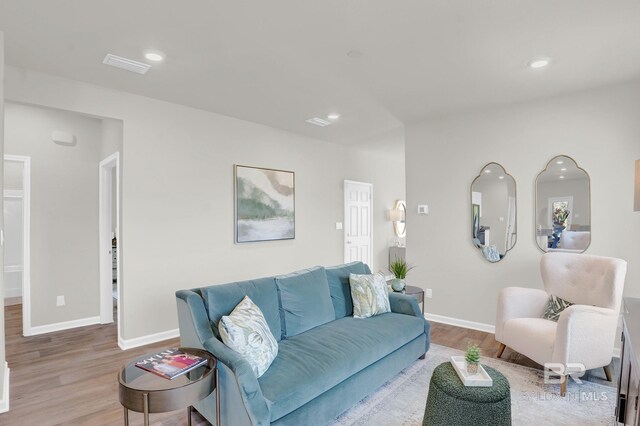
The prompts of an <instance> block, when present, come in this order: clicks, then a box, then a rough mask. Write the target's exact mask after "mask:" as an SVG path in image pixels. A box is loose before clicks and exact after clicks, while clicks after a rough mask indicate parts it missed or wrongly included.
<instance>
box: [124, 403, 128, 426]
mask: <svg viewBox="0 0 640 426" xmlns="http://www.w3.org/2000/svg"><path fill="white" fill-rule="evenodd" d="M124 426H129V410H127V407H124Z"/></svg>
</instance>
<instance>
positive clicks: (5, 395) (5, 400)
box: [0, 362, 9, 413]
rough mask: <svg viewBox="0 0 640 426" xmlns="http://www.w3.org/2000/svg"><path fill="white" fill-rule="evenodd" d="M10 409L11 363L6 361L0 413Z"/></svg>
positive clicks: (0, 395)
mask: <svg viewBox="0 0 640 426" xmlns="http://www.w3.org/2000/svg"><path fill="white" fill-rule="evenodd" d="M7 411H9V364H7V363H6V362H5V363H4V383H3V385H2V389H0V413H6V412H7Z"/></svg>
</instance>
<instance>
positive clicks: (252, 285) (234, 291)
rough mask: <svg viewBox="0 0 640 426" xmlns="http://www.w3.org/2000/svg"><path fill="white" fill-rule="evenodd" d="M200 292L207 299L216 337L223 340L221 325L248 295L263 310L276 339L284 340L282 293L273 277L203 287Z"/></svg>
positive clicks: (207, 306) (206, 305) (210, 321)
mask: <svg viewBox="0 0 640 426" xmlns="http://www.w3.org/2000/svg"><path fill="white" fill-rule="evenodd" d="M199 291H200V293H201V294H202V298H203V299H204V305H205V308H206V309H207V314H208V315H209V323H210V324H211V329H212V330H213V333H214V334H215V335H216V337H218V338H219V337H220V332H219V331H218V323H219V322H220V319H221V318H222V316H223V315H229V314H230V313H231V311H233V309H234V308H235V307H236V306H237V305H238V303H240V302H241V301H242V299H244V297H245V296H249V298H250V299H251V300H252V301H253V303H255V304H256V305H257V306H258V307H259V308H260V310H261V311H262V314H263V315H264V318H265V319H266V320H267V324H268V325H269V330H271V333H273V336H274V337H275V338H276V340H278V341H279V340H280V339H281V325H280V311H279V309H278V290H277V288H276V282H275V279H274V278H273V277H269V278H259V279H256V280H249V281H240V282H235V283H229V284H222V285H212V286H210V287H204V288H201V289H200V290H199Z"/></svg>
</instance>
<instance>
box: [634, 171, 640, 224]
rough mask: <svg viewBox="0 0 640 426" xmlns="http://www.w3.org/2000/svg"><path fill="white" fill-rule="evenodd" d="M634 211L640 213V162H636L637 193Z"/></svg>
mask: <svg viewBox="0 0 640 426" xmlns="http://www.w3.org/2000/svg"><path fill="white" fill-rule="evenodd" d="M633 211H634V212H640V160H636V192H635V196H634V197H633Z"/></svg>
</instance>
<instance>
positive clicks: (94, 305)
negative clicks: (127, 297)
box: [5, 102, 102, 327]
mask: <svg viewBox="0 0 640 426" xmlns="http://www.w3.org/2000/svg"><path fill="white" fill-rule="evenodd" d="M5 123H6V127H5V130H6V132H5V139H6V143H5V153H6V154H14V155H24V156H29V157H31V326H32V327H37V326H42V325H47V324H51V323H58V322H63V321H71V320H76V319H82V318H89V317H95V316H97V315H98V314H99V293H98V290H99V264H98V256H97V247H98V162H99V160H100V158H99V155H100V143H101V124H102V123H101V120H98V119H95V118H90V117H87V116H82V115H80V114H77V113H71V112H66V111H60V110H54V109H48V108H39V107H33V106H29V105H20V104H15V103H10V102H8V103H7V104H6V107H5ZM53 130H64V131H68V132H71V133H73V134H75V136H76V140H77V143H76V145H75V146H62V145H58V144H55V143H53V142H52V140H51V132H52V131H53ZM58 295H63V296H64V297H65V302H66V304H65V306H60V307H57V306H56V297H57V296H58Z"/></svg>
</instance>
